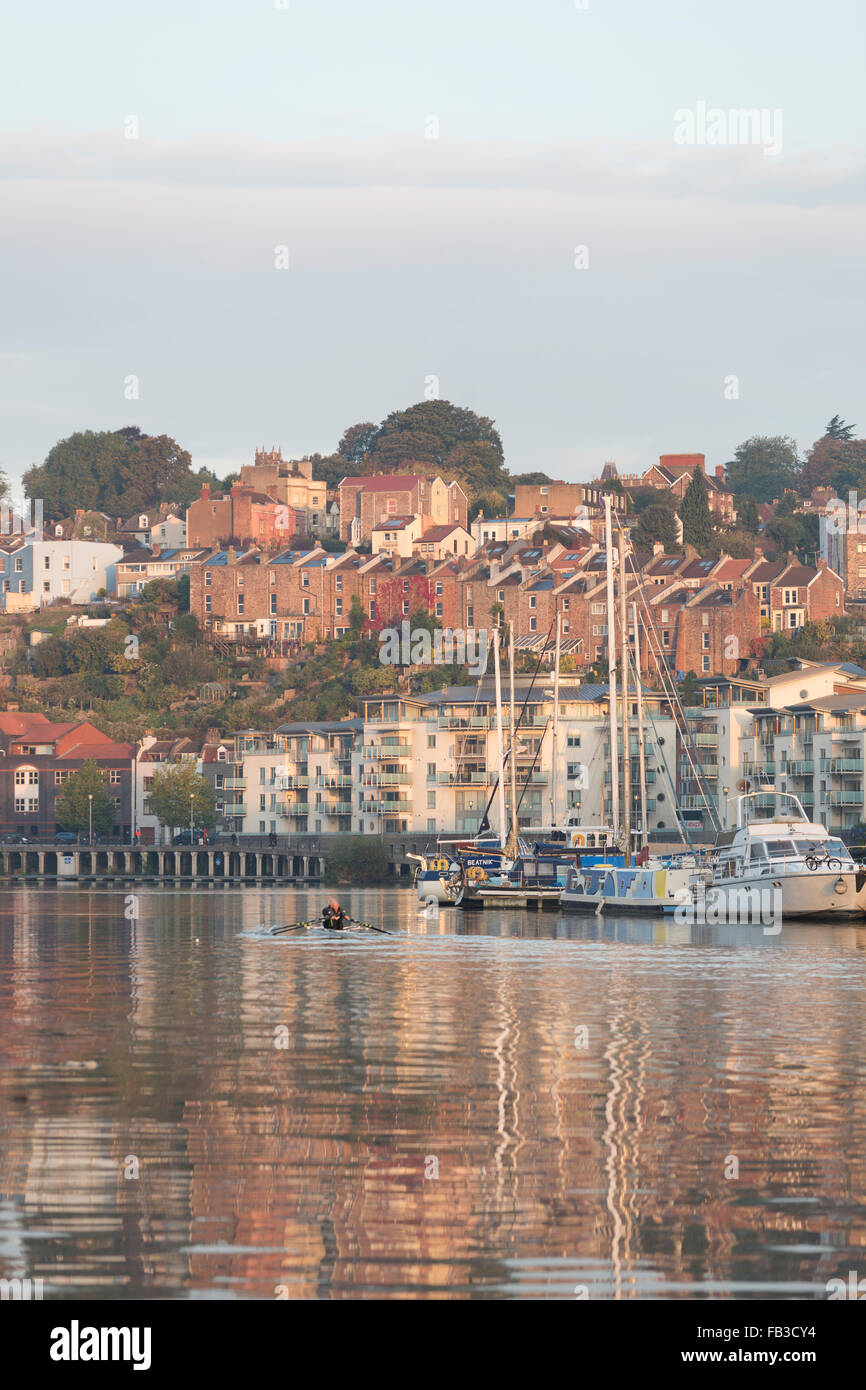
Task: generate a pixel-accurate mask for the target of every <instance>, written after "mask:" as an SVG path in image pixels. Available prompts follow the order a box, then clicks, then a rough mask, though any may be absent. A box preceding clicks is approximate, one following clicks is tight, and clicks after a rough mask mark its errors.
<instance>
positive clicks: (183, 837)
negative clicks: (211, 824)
mask: <svg viewBox="0 0 866 1390" xmlns="http://www.w3.org/2000/svg"><path fill="white" fill-rule="evenodd" d="M171 843H172V844H173V845H189V844H194V845H203V844H204V843H205V838H204V831H203V830H193V831H192V832H190V831H189V830H178V831H177V832H176V833H175V834H174V835H173V836H172V840H171Z"/></svg>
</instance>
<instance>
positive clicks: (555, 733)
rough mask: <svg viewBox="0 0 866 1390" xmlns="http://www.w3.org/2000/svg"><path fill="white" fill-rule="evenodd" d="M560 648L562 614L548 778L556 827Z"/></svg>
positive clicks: (559, 625)
mask: <svg viewBox="0 0 866 1390" xmlns="http://www.w3.org/2000/svg"><path fill="white" fill-rule="evenodd" d="M561 648H562V614H561V613H557V615H556V675H555V676H554V678H553V753H552V755H551V776H550V824H551V827H553V826H555V825H556V793H557V791H558V790H559V788H558V786H557V775H556V774H557V770H558V767H559V654H560V651H561Z"/></svg>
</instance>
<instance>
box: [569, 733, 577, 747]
mask: <svg viewBox="0 0 866 1390" xmlns="http://www.w3.org/2000/svg"><path fill="white" fill-rule="evenodd" d="M566 745H567V747H569V748H579V747H580V734H569V735H568V738H567V739H566Z"/></svg>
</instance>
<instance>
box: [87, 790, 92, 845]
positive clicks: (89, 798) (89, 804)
mask: <svg viewBox="0 0 866 1390" xmlns="http://www.w3.org/2000/svg"><path fill="white" fill-rule="evenodd" d="M87 818H88V821H89V822H90V829H89V831H88V834H87V843H88V844H89V845H92V844H93V792H88V793H87Z"/></svg>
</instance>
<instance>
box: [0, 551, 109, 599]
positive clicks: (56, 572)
mask: <svg viewBox="0 0 866 1390" xmlns="http://www.w3.org/2000/svg"><path fill="white" fill-rule="evenodd" d="M122 558H123V549H122V547H121V546H119V545H112V544H109V543H107V542H104V541H79V540H36V539H34V540H24V539H22V538H20V537H10V538H9V539H7V540H5V541H4V542H3V543H2V544H0V608H2V610H3V611H4V612H7V613H8V612H28V611H34V610H36V609H39V608H45V607H47V606H48V605H49V604H52V603H65V604H70V605H73V604H85V603H92V602H94V600H95V599H96V598H97V596H98V595H99V593H100V592H102V591H105V592H107V593H114V592H115V587H116V582H117V580H116V566H117V562H118V561H119V560H121V559H122Z"/></svg>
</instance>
